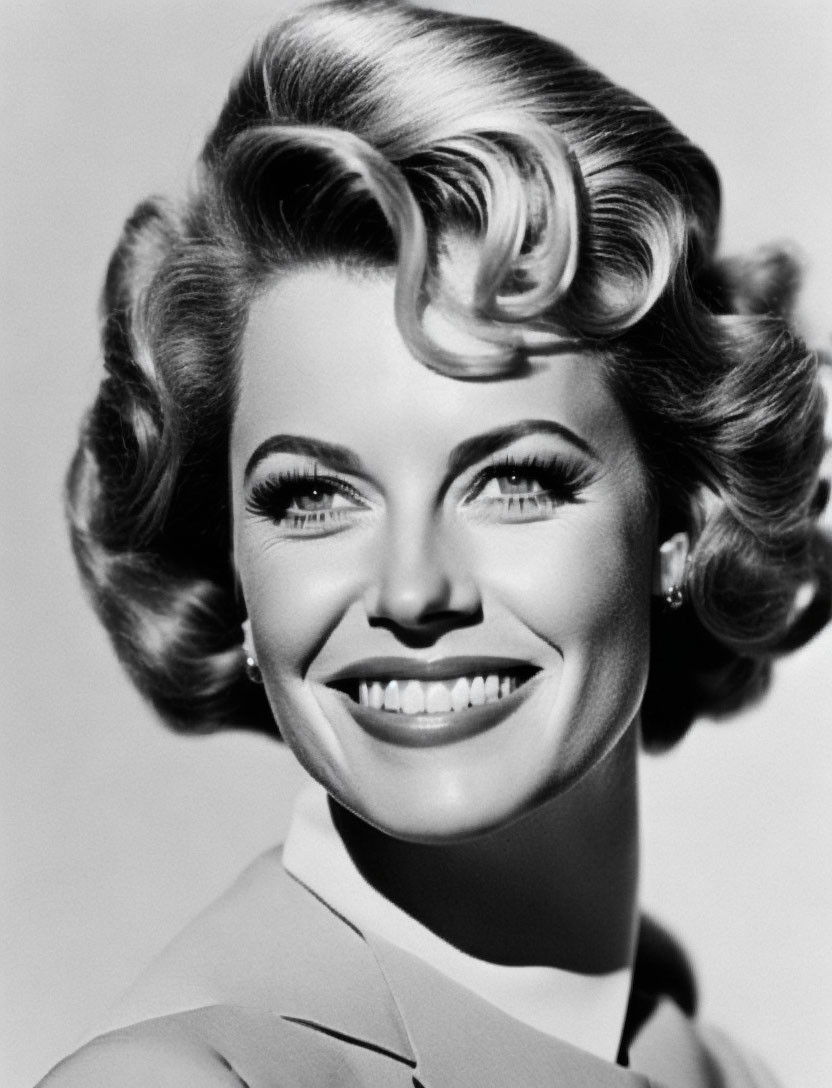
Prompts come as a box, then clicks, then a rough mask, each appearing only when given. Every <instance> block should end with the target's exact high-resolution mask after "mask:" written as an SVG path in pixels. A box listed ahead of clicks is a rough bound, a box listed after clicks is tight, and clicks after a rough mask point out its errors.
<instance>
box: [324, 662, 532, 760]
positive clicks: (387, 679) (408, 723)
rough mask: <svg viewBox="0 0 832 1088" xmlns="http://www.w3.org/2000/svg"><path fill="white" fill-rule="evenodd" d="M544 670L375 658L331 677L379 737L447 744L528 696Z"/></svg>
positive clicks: (507, 711) (504, 664)
mask: <svg viewBox="0 0 832 1088" xmlns="http://www.w3.org/2000/svg"><path fill="white" fill-rule="evenodd" d="M539 672H540V670H539V669H538V668H536V667H535V666H533V665H529V664H528V663H526V662H517V661H509V660H505V659H497V658H485V659H484V658H478V659H473V658H466V659H463V658H452V659H446V660H444V661H442V662H435V663H421V662H413V661H403V660H392V659H385V660H382V659H376V660H374V661H372V662H363V663H362V664H361V665H358V666H356V667H355V668H354V669H351V670H350V671H349V672H346V671H345V672H343V673H341V674H339V675H338V676H337V677H334V678H333V679H331V680H330V681H329V683H328V685H327V686H328V687H331V688H334V689H335V690H337V691H338V692H340V693H341V696H342V697H343V698H344V700H345V702H346V703H347V705H348V707H349V710H350V713H351V714H352V716H353V718H354V719H355V720H356V721H357V722H358V724H359V725H361V726H362V728H364V729H365V730H366V731H367V732H369V733H370V734H372V735H373V736H375V737H377V738H378V739H379V740H384V741H387V742H388V743H394V744H401V745H404V746H407V747H427V746H431V745H434V744H447V743H451V742H452V741H455V740H461V739H463V738H464V737H468V736H472V735H474V734H476V733H480V732H483V731H484V730H486V729H489V728H491V727H492V726H493V725H496V724H498V722H500V721H502V720H503V719H504V718H506V717H507V716H508V715H509V714H510V713H512V712H513V710H514V709H515V708H516V707H517V706H519V705H520V702H521V701H523V700H524V699H525V696H526V694H527V690H526V689H527V687H534V686H535V685H534V684H530V683H529V681H531V680H533V678H534V677H536V676H537V675H538V674H539Z"/></svg>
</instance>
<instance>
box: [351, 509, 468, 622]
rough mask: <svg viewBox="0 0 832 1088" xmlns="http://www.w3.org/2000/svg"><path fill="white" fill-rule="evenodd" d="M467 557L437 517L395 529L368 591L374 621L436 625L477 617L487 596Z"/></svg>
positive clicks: (367, 603)
mask: <svg viewBox="0 0 832 1088" xmlns="http://www.w3.org/2000/svg"><path fill="white" fill-rule="evenodd" d="M466 558H467V557H466V556H465V555H464V553H463V548H462V546H461V541H458V540H448V539H447V538H446V537H445V535H444V534H443V533H442V531H441V529H440V528H439V527H438V526H437V525H435V524H434V523H432V522H428V523H427V524H422V525H418V526H414V525H413V524H411V525H409V526H402V527H401V528H400V529H399V531H397V532H391V533H390V534H389V535H388V537H387V539H386V541H385V544H384V554H383V555H382V556H381V557H380V562H379V564H378V570H377V573H376V576H375V578H374V579H373V582H372V584H371V586H370V587H369V589H368V593H367V596H366V606H367V615H368V618H369V620H370V623H371V624H381V625H388V626H396V627H399V628H402V629H405V630H410V631H434V630H435V629H436V628H445V627H452V626H456V625H458V624H463V625H464V624H469V623H471V622H474V621H476V619H477V617H478V616H479V614H480V612H481V608H482V602H481V599H480V593H479V589H478V587H477V582H476V580H475V578H474V577H473V575H472V572H471V570H470V566H469V565H468V563H467V562H466Z"/></svg>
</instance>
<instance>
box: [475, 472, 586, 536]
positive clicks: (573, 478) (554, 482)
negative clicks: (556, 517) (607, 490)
mask: <svg viewBox="0 0 832 1088" xmlns="http://www.w3.org/2000/svg"><path fill="white" fill-rule="evenodd" d="M589 482H590V470H589V469H588V467H587V466H586V465H584V464H582V463H580V462H578V461H572V460H568V459H565V458H556V459H554V460H552V461H539V460H537V459H536V458H528V459H527V460H525V461H522V462H514V461H506V462H500V463H497V464H492V465H489V466H488V467H487V468H486V469H483V470H482V472H480V473H479V475H478V476H477V477H476V479H475V480H474V484H473V487H472V488H471V490H470V491H469V494H468V497H467V499H466V500H465V504H466V506H470V507H473V508H475V510H476V511H477V512H480V513H482V514H483V515H484V516H486V517H494V518H497V519H498V520H519V521H534V520H536V519H538V518H543V517H546V516H547V515H549V514H551V513H552V512H553V511H554V510H556V509H557V508H558V507H560V506H563V505H565V504H566V503H571V502H577V501H578V500H579V497H580V494H581V491H582V490H583V488H584V487H585V486H586V485H587V484H588V483H589Z"/></svg>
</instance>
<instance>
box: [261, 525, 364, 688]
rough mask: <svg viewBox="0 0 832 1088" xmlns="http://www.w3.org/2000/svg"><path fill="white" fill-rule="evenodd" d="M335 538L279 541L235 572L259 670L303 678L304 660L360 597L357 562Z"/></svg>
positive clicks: (308, 657) (336, 537) (306, 659)
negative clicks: (239, 575)
mask: <svg viewBox="0 0 832 1088" xmlns="http://www.w3.org/2000/svg"><path fill="white" fill-rule="evenodd" d="M345 552H346V553H349V552H350V549H348V548H346V549H345V547H344V543H343V541H342V542H341V543H340V546H339V536H338V535H336V536H332V537H321V538H318V539H311V540H297V539H294V540H289V541H286V540H284V541H279V542H277V543H273V544H271V545H270V546H269V547H267V548H265V549H260V550H257V551H253V553H252V555H251V557H250V561H249V563H248V564H247V568H248V569H247V570H246V571H245V572H243V571H241V580H242V581H243V591H244V594H245V599H246V605H247V608H248V612H249V617H250V619H251V624H252V630H253V632H254V641H255V647H256V649H257V654H258V660H259V662H260V665H261V668H265V669H266V670H267V671H268V673H269V674H270V675H272V676H273V677H274V678H275V679H276V680H278V682H279V680H280V679H281V677H282V676H284V675H292V676H303V675H304V674H305V671H306V668H307V666H308V664H309V661H310V659H311V658H312V657H313V656H314V654H315V652H316V651H317V649H318V648H319V647H320V645H321V644H322V642H324V641H325V640H326V638H327V636H328V635H329V634H330V633H331V631H332V630H333V629H334V628H335V627H336V626H337V624H338V622H339V620H340V619H341V617H342V616H343V614H344V612H345V611H346V610H347V609H348V608H349V606H350V604H351V603H352V602H353V601H354V600H355V597H356V595H357V594H360V592H361V586H360V575H359V570H360V568H359V564H358V563H357V557H356V556H355V555H352V554H345Z"/></svg>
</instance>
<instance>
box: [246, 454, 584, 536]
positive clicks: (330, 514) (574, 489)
mask: <svg viewBox="0 0 832 1088" xmlns="http://www.w3.org/2000/svg"><path fill="white" fill-rule="evenodd" d="M591 475H592V474H591V470H590V469H589V468H588V466H586V465H585V464H583V463H581V462H580V461H578V460H577V459H575V458H570V457H564V456H557V457H552V458H551V459H548V460H544V459H541V458H538V457H526V458H522V459H520V460H518V459H516V458H513V457H505V458H503V459H501V460H499V461H493V462H492V463H491V464H490V465H488V466H487V468H484V469H482V470H481V471H480V472H479V473H478V474H477V476H476V477H475V478H474V481H473V484H472V485H471V486H470V487H469V490H468V494H467V496H466V498H465V505H466V506H470V505H474V504H475V503H476V502H477V500H478V498H479V496H480V495H481V493H482V492H483V490H484V489H485V488H486V487H487V485H488V484H489V483H490V482H491V481H492V480H499V479H501V478H503V477H511V476H516V477H517V478H518V479H520V480H530V481H533V482H535V483H537V484H539V485H540V486H541V490H540V491H535V492H529V493H527V494H518V495H505V496H502V495H501V496H499V497H498V496H494V497H491V498H485V499H480V500H479V501H480V504H481V505H482V506H484V507H486V508H487V509H492V510H493V509H495V508H496V509H498V511H499V513H500V514H503V515H508V516H509V517H510V518H516V519H517V520H529V521H533V520H535V519H536V518H537V517H540V516H545V515H546V514H547V513H550V512H551V511H552V510H554V509H555V508H556V507H558V506H562V505H563V504H565V503H569V502H577V501H578V499H579V497H580V493H581V491H582V490H583V489H584V488H585V487H586V485H587V484H588V483H589V482H590V480H591ZM314 491H318V492H320V493H321V494H322V495H324V496H329V497H333V498H334V497H336V496H338V495H340V496H342V497H343V498H345V499H347V500H349V502H350V503H351V505H349V506H344V507H343V508H337V507H336V508H335V509H322V510H319V511H302V510H297V509H296V510H295V512H294V513H293V506H294V504H295V503H297V502H298V501H299V500H301V499H303V498H304V497H308V496H309V495H310V493H311V492H314ZM366 507H367V504H366V503H365V501H364V499H362V497H361V496H360V495H359V493H358V492H357V491H356V490H355V488H353V487H351V486H350V485H349V484H348V483H347V482H346V481H345V480H341V479H338V478H336V477H332V476H320V475H318V470H317V467H316V468H315V469H313V471H312V472H309V471H306V470H301V469H294V470H292V471H291V472H284V473H280V474H278V475H276V476H270V477H267V478H266V479H264V480H260V481H259V482H258V483H256V484H255V485H254V487H253V488H252V489H251V494H250V495H249V497H248V500H247V501H246V508H247V509H248V510H249V511H250V512H251V513H252V514H254V515H255V516H259V517H264V518H268V519H269V521H271V522H273V523H274V524H276V525H282V526H283V527H284V528H288V529H292V530H297V531H298V532H307V533H309V532H311V533H314V530H315V529H316V528H317V529H320V530H321V531H322V532H325V531H328V530H329V529H331V528H332V527H333V526H334V525H336V524H337V523H338V522H340V521H342V520H343V519H345V518H349V517H351V516H354V515H355V514H356V513H357V512H358V511H359V510H361V509H366Z"/></svg>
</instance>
